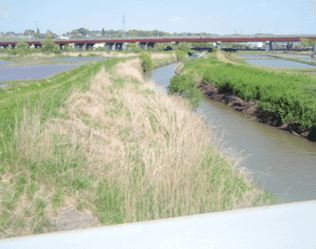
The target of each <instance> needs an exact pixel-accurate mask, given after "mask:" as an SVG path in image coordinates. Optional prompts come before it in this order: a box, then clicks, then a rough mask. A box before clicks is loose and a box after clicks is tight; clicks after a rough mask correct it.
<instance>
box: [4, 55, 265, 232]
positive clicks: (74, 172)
mask: <svg viewBox="0 0 316 249" xmlns="http://www.w3.org/2000/svg"><path fill="white" fill-rule="evenodd" d="M153 90H154V85H153V83H152V82H149V83H148V82H145V81H144V79H143V76H142V74H141V73H140V63H139V60H138V59H137V60H129V61H126V62H124V63H119V64H117V65H116V66H115V68H114V69H113V71H112V72H111V73H106V72H105V70H101V71H100V72H99V73H98V74H97V75H96V76H95V77H94V78H93V79H92V81H91V84H90V89H89V90H88V91H85V92H83V91H82V90H80V89H79V88H78V89H77V90H74V91H73V94H72V95H71V96H70V97H69V99H68V101H67V104H66V106H65V107H64V108H63V109H61V110H60V112H61V113H62V114H63V118H60V117H59V118H58V117H54V118H53V117H52V118H50V119H49V120H47V121H45V122H43V121H42V120H41V106H40V105H39V107H38V108H37V109H36V110H35V111H33V110H30V112H28V111H27V110H25V112H24V115H23V118H22V121H21V123H20V124H18V123H17V124H16V128H15V133H14V134H15V137H14V139H13V140H12V143H10V144H8V149H9V150H12V155H15V156H13V157H12V161H11V163H12V162H13V163H14V166H13V165H11V166H10V167H14V170H12V171H11V174H12V176H11V177H13V178H14V177H15V178H16V177H18V175H19V174H20V173H22V174H24V175H25V177H26V183H25V188H24V189H25V190H24V192H23V191H22V192H21V195H20V196H22V195H23V193H28V192H30V191H31V190H29V189H30V188H31V185H32V184H36V185H37V186H38V188H35V190H33V191H31V194H29V195H28V199H27V201H24V204H23V205H22V204H21V200H20V199H21V198H20V197H19V198H18V199H17V204H16V206H19V210H24V211H25V210H29V213H31V214H32V215H30V216H31V217H26V216H25V215H24V216H23V215H22V214H21V212H20V211H16V210H18V209H17V208H16V207H14V208H12V209H11V211H10V212H13V213H14V212H18V213H19V214H20V216H19V217H20V218H19V219H24V220H27V219H29V220H28V222H27V225H26V226H27V227H31V228H32V229H31V228H30V229H28V230H27V229H26V230H25V231H28V232H26V233H30V231H33V232H34V231H38V230H36V228H37V226H38V224H41V225H42V227H40V228H41V229H42V230H40V231H42V232H43V231H44V232H45V231H46V230H45V229H44V228H43V227H45V222H44V221H45V219H47V220H49V216H50V214H52V213H53V212H57V213H58V212H59V211H58V210H60V209H61V208H62V207H64V206H67V203H72V204H73V203H76V205H77V207H80V208H81V209H83V210H84V209H86V210H89V211H91V213H93V215H94V216H96V217H98V219H99V220H100V221H101V223H102V224H114V223H122V222H133V221H140V220H150V219H159V218H168V217H175V216H183V215H191V214H198V213H206V212H214V211H221V210H229V209H234V208H241V207H249V206H252V204H253V203H254V200H255V199H258V197H260V195H261V194H262V192H261V191H259V190H258V189H257V188H255V187H253V186H252V185H251V184H250V183H249V182H247V181H245V180H244V179H243V178H242V177H241V174H240V173H239V172H238V171H236V170H235V169H234V168H233V166H232V160H230V159H228V158H225V157H224V156H223V155H221V154H220V153H219V151H218V149H216V146H214V145H212V144H211V142H212V141H213V140H215V138H214V137H213V133H212V129H211V126H210V125H209V124H206V123H205V122H204V121H203V118H202V117H201V116H197V115H195V114H193V113H192V112H191V109H190V107H189V104H188V103H187V102H186V101H184V100H183V99H181V98H180V97H179V96H167V95H166V94H159V93H155V92H154V91H153ZM65 117H67V118H65ZM237 165H238V162H237V163H236V160H235V165H234V166H237ZM16 189H17V188H15V187H12V188H11V190H9V188H8V189H7V190H6V191H7V192H8V193H10V194H11V195H13V196H14V193H15V191H16ZM33 189H34V188H33ZM10 191H11V192H10ZM39 198H40V200H41V201H42V202H40V203H44V204H45V205H44V204H43V205H40V207H42V209H40V210H41V212H40V214H41V215H40V216H39V214H38V204H36V203H38V199H39ZM36 200H37V201H36ZM56 200H57V201H56ZM67 200H68V201H67ZM70 200H71V201H70ZM56 203H57V204H56ZM21 205H22V206H21ZM36 205H37V206H36ZM0 208H1V210H2V211H3V210H5V209H6V210H7V209H8V207H7V206H6V205H5V203H4V202H2V203H1V206H0ZM32 210H33V211H32ZM14 217H18V216H14ZM34 217H35V218H34ZM36 217H37V218H36ZM45 217H46V218H45ZM19 219H16V218H12V217H11V221H12V224H13V225H12V226H13V227H16V225H14V224H18V223H17V222H18V221H19ZM43 224H44V225H43ZM9 227H10V226H9ZM38 229H39V228H38ZM47 229H48V230H49V228H47ZM17 230H18V229H17ZM48 230H47V231H48ZM19 231H20V230H19ZM19 234H23V232H21V231H20V232H19ZM5 236H6V235H5Z"/></svg>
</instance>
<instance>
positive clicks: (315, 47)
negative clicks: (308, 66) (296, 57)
mask: <svg viewBox="0 0 316 249" xmlns="http://www.w3.org/2000/svg"><path fill="white" fill-rule="evenodd" d="M314 57H316V44H314V50H313V53H312V58H314Z"/></svg>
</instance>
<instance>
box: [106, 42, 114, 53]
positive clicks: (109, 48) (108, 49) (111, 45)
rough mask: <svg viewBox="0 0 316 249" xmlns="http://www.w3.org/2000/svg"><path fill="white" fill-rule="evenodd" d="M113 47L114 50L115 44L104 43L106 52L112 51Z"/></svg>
mask: <svg viewBox="0 0 316 249" xmlns="http://www.w3.org/2000/svg"><path fill="white" fill-rule="evenodd" d="M113 45H114V46H113ZM113 47H114V48H115V43H106V50H107V51H110V50H113Z"/></svg>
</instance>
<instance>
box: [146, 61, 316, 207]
mask: <svg viewBox="0 0 316 249" xmlns="http://www.w3.org/2000/svg"><path fill="white" fill-rule="evenodd" d="M175 68H176V64H172V65H169V66H166V67H162V68H158V69H156V70H154V71H153V72H152V73H151V74H150V75H147V79H152V80H154V81H155V82H156V85H158V86H162V87H164V88H166V87H167V86H168V85H169V81H170V79H171V78H172V77H173V76H174V75H175V73H174V71H175ZM198 111H200V112H201V113H202V114H204V115H205V120H206V121H208V122H211V123H212V124H214V126H215V127H217V128H214V132H215V133H216V134H217V135H218V136H220V135H221V134H223V132H224V135H223V142H224V147H225V148H230V147H233V148H235V149H236V150H237V151H238V152H240V153H241V154H242V155H243V156H247V155H249V156H248V157H247V159H246V160H245V161H244V162H243V165H242V166H245V167H246V168H248V169H250V170H251V171H252V172H253V181H254V183H255V184H256V185H257V186H259V187H260V188H263V189H265V190H267V191H270V192H271V193H272V194H273V195H274V196H276V197H278V198H280V200H281V202H296V201H305V200H315V199H316V143H315V142H310V141H308V140H306V139H303V138H300V137H296V136H293V135H291V134H289V133H288V132H285V131H282V130H279V129H277V128H274V127H271V126H268V125H264V124H261V123H257V122H254V121H250V120H249V119H248V118H246V117H244V116H243V115H242V114H241V113H239V112H237V111H235V110H233V109H231V108H229V107H227V106H226V105H225V104H223V103H219V102H216V101H212V100H209V99H206V98H205V99H203V102H202V104H201V107H200V108H199V109H198Z"/></svg>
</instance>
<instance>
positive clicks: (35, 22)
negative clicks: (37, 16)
mask: <svg viewBox="0 0 316 249" xmlns="http://www.w3.org/2000/svg"><path fill="white" fill-rule="evenodd" d="M35 27H36V31H35V34H36V39H38V34H37V30H38V25H37V21H35Z"/></svg>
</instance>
